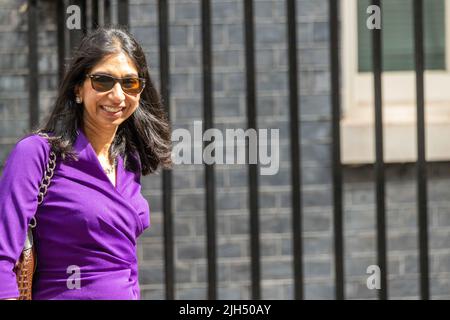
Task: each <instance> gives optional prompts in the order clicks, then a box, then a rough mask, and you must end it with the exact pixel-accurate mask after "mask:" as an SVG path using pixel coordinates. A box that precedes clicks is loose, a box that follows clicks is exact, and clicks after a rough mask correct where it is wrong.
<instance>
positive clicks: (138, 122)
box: [33, 27, 172, 175]
mask: <svg viewBox="0 0 450 320" xmlns="http://www.w3.org/2000/svg"><path fill="white" fill-rule="evenodd" d="M119 52H124V53H125V54H127V55H128V56H129V57H130V59H131V60H132V61H133V62H134V64H135V65H136V68H137V69H138V75H139V77H143V78H145V83H146V85H145V88H144V90H143V91H142V93H141V96H140V102H139V106H138V108H137V109H136V111H135V112H134V113H133V114H132V115H131V116H130V117H129V118H128V119H127V120H125V121H124V122H123V123H121V124H120V125H119V127H118V129H117V132H116V135H115V137H114V140H113V142H112V144H111V148H110V151H109V152H110V154H109V155H110V157H111V159H116V157H117V156H118V155H119V154H120V155H122V157H123V159H124V165H125V168H126V169H128V170H129V171H134V172H137V170H139V167H140V170H141V174H142V175H147V174H149V173H152V172H154V171H156V170H157V169H158V167H159V166H161V167H163V168H170V167H171V166H172V160H171V148H172V145H171V139H170V123H169V121H168V118H167V115H166V113H165V111H164V109H163V106H162V102H161V98H160V95H159V93H158V91H157V90H156V88H155V86H154V85H153V82H152V80H151V78H150V74H149V71H148V67H147V62H146V59H145V54H144V52H143V50H142V48H141V46H140V45H139V44H138V42H137V41H136V40H135V39H134V37H133V36H132V35H131V34H130V33H129V32H128V31H126V30H125V29H122V28H117V27H106V28H98V29H96V30H94V31H92V32H91V33H89V34H88V35H86V36H85V37H84V38H83V39H82V41H81V43H80V45H79V47H78V48H77V50H76V52H75V53H74V56H73V59H72V60H71V62H70V64H69V67H68V69H67V71H66V73H65V75H64V78H63V80H62V82H61V84H60V86H59V89H58V96H57V99H56V101H55V104H54V106H53V110H52V111H51V114H50V115H49V117H48V118H47V120H46V121H45V122H46V123H45V125H43V126H41V127H40V128H38V129H36V130H34V131H33V133H34V134H36V133H39V132H45V133H48V134H49V136H50V138H49V139H48V140H49V142H50V143H51V146H52V149H53V151H54V152H55V153H56V155H57V156H59V157H61V158H62V159H63V160H66V159H67V158H71V159H74V160H77V155H76V153H75V151H74V150H73V148H72V146H73V143H74V141H75V139H76V136H77V129H78V128H80V127H81V125H82V121H83V105H81V104H77V103H76V102H75V87H76V86H77V85H81V84H82V83H83V81H84V80H85V78H86V74H88V73H89V72H90V70H92V68H93V67H94V66H95V65H96V64H97V63H98V62H100V60H102V59H103V58H104V57H105V56H107V55H110V54H115V53H119Z"/></svg>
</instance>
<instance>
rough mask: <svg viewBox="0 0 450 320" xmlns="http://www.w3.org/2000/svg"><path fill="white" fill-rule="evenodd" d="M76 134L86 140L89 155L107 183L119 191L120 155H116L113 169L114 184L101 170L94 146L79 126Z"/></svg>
mask: <svg viewBox="0 0 450 320" xmlns="http://www.w3.org/2000/svg"><path fill="white" fill-rule="evenodd" d="M78 134H79V135H81V136H82V137H83V139H84V140H85V141H86V147H87V148H88V149H89V152H90V153H91V155H93V158H95V162H96V165H97V168H98V169H99V170H100V171H101V172H102V174H103V177H104V178H105V179H106V180H107V181H108V183H109V185H110V186H111V187H112V188H113V189H114V190H116V191H117V192H119V188H118V187H119V170H120V168H121V166H122V157H121V156H120V155H118V156H117V165H116V170H115V175H116V177H115V180H116V181H115V185H114V184H113V183H112V181H111V180H110V179H109V177H108V175H107V174H106V172H105V171H104V170H103V167H102V164H101V163H100V160H99V159H98V157H97V154H96V153H95V150H94V147H93V146H92V144H91V142H90V141H89V139H88V138H87V136H86V135H85V134H84V132H83V130H82V129H81V128H79V129H78Z"/></svg>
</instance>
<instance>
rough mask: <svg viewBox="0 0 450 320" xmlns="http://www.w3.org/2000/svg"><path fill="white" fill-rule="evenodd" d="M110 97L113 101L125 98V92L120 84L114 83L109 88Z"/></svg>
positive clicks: (120, 100)
mask: <svg viewBox="0 0 450 320" xmlns="http://www.w3.org/2000/svg"><path fill="white" fill-rule="evenodd" d="M111 95H112V98H113V99H114V101H115V102H122V101H123V100H125V94H124V92H123V90H122V87H121V86H120V83H118V82H117V83H116V84H115V85H114V87H113V88H112V90H111Z"/></svg>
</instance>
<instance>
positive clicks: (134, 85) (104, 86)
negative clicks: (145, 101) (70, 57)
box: [86, 74, 145, 94]
mask: <svg viewBox="0 0 450 320" xmlns="http://www.w3.org/2000/svg"><path fill="white" fill-rule="evenodd" d="M86 77H88V78H91V85H92V88H93V89H94V90H96V91H99V92H106V91H109V90H111V89H112V88H113V87H114V86H115V85H116V83H117V82H118V83H120V86H121V87H122V90H123V92H125V93H128V94H138V93H141V92H142V90H144V87H145V79H144V78H137V77H127V78H115V77H112V76H110V75H106V74H88V75H86Z"/></svg>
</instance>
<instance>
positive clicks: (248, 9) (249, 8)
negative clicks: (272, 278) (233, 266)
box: [244, 0, 261, 300]
mask: <svg viewBox="0 0 450 320" xmlns="http://www.w3.org/2000/svg"><path fill="white" fill-rule="evenodd" d="M244 25H245V68H246V80H247V97H246V98H247V127H248V128H249V129H250V128H253V129H255V130H256V83H255V74H256V72H255V69H256V68H255V48H254V27H253V0H248V1H244ZM247 150H248V148H247ZM257 170H258V164H249V207H250V243H251V244H250V251H251V270H252V271H251V277H252V285H251V286H252V299H255V300H257V299H261V266H260V245H259V216H258V215H259V212H258V211H259V210H258V172H257Z"/></svg>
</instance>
